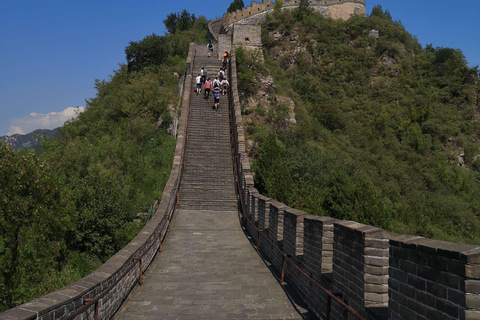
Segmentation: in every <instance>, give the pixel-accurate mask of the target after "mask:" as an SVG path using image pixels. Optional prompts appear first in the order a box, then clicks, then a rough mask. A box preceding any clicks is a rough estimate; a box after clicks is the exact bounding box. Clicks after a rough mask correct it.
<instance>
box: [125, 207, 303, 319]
mask: <svg viewBox="0 0 480 320" xmlns="http://www.w3.org/2000/svg"><path fill="white" fill-rule="evenodd" d="M119 319H122V320H134V319H135V320H144V319H149V320H150V319H152V320H153V319H158V320H160V319H165V320H169V319H192V320H193V319H301V317H300V316H299V315H298V313H297V312H296V311H295V309H294V308H293V307H292V305H291V303H290V301H289V300H288V299H287V297H286V295H285V293H284V291H283V289H282V288H281V286H280V284H279V283H278V282H277V281H276V279H275V278H274V277H273V276H272V274H271V273H270V271H269V270H268V268H267V267H266V266H265V264H264V262H263V261H262V259H261V258H260V257H259V256H258V254H257V253H256V252H255V250H254V249H253V248H252V247H251V245H250V243H249V241H248V240H247V239H246V237H245V234H244V233H243V231H242V229H241V228H240V227H239V221H238V217H237V213H236V212H218V211H217V212H198V211H189V210H180V211H177V213H176V216H175V218H174V222H173V224H172V230H171V232H170V234H169V235H168V239H167V241H166V243H165V246H164V250H163V252H162V254H161V255H160V257H158V258H157V261H156V262H155V263H154V265H153V266H152V267H151V270H149V271H148V273H147V274H146V276H145V278H144V284H143V285H142V286H141V287H140V288H137V289H136V290H135V291H134V293H133V294H132V296H131V297H130V299H129V301H128V302H127V304H126V306H125V307H124V310H123V314H122V315H121V316H120V318H119Z"/></svg>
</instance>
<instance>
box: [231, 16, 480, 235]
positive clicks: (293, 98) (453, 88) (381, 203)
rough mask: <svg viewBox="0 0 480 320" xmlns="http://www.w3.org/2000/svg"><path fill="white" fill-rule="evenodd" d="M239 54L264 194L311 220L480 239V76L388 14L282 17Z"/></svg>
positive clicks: (457, 54)
mask: <svg viewBox="0 0 480 320" xmlns="http://www.w3.org/2000/svg"><path fill="white" fill-rule="evenodd" d="M262 43H263V55H264V61H263V59H262V54H261V53H259V52H256V53H251V52H250V53H249V52H246V51H244V50H242V49H239V50H237V57H238V60H237V64H238V70H239V85H240V87H241V88H240V89H242V90H243V98H242V100H243V109H244V119H245V120H244V121H245V127H246V131H247V134H248V136H249V141H248V147H249V154H250V157H251V160H252V162H253V165H252V168H253V170H254V172H255V183H256V187H257V188H258V189H259V190H260V191H261V192H262V193H264V194H266V195H268V196H270V197H272V198H275V199H277V200H279V201H282V202H284V203H286V204H287V205H289V206H293V207H296V208H299V209H302V210H304V211H307V212H309V213H312V214H318V215H327V216H333V217H336V218H340V219H350V220H356V221H359V222H362V223H366V224H371V225H375V226H377V227H381V228H384V229H387V230H390V231H394V232H398V233H406V234H416V235H422V236H425V237H428V238H436V239H442V240H447V241H453V242H467V243H474V244H479V243H480V196H479V194H480V174H479V172H478V170H479V168H480V141H479V132H480V125H479V121H478V120H479V119H480V114H479V109H478V92H479V89H478V79H479V74H478V68H469V67H468V65H467V63H466V61H465V57H464V56H463V54H462V52H461V51H460V50H458V49H452V48H438V47H434V46H433V45H428V46H426V47H425V48H422V46H421V45H420V44H419V43H418V41H417V40H416V38H415V37H414V36H412V35H411V34H409V33H408V32H407V31H405V29H404V28H403V26H402V25H401V23H400V22H397V21H392V19H391V16H390V14H389V13H388V11H383V10H382V8H381V7H376V8H374V9H373V11H372V13H371V15H370V16H368V17H361V16H354V17H352V18H350V19H349V20H348V21H340V20H332V19H329V18H325V17H323V16H321V15H318V14H315V13H313V12H311V11H310V10H303V11H301V10H294V11H292V12H290V11H280V10H277V11H275V12H274V13H273V14H270V15H269V16H267V18H266V21H265V22H264V23H263V25H262Z"/></svg>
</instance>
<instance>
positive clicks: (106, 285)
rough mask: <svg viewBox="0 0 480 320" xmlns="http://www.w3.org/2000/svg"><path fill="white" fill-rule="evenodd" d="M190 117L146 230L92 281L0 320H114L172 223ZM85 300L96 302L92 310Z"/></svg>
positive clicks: (190, 60)
mask: <svg viewBox="0 0 480 320" xmlns="http://www.w3.org/2000/svg"><path fill="white" fill-rule="evenodd" d="M193 59H194V44H191V45H190V50H189V54H188V58H187V64H190V65H193ZM185 81H186V82H185V90H184V96H183V104H182V106H183V107H182V109H183V110H188V107H189V105H190V92H191V83H192V75H191V74H187V75H186V80H185ZM187 116H188V112H182V115H181V117H180V122H179V132H178V137H177V145H176V149H175V157H174V161H173V165H172V171H171V174H170V178H169V180H168V182H167V185H166V186H165V189H164V191H163V195H162V201H161V202H160V205H159V207H158V209H157V211H156V213H155V215H154V217H153V218H152V220H151V221H150V222H149V223H147V225H146V226H145V227H144V228H143V229H142V231H141V232H140V233H139V234H138V235H137V236H136V237H135V238H134V239H133V240H132V241H131V242H130V243H129V244H128V245H127V246H125V248H123V249H122V250H120V251H119V252H118V253H117V254H115V255H114V256H113V257H112V258H111V259H109V260H108V261H107V262H106V263H105V264H104V265H102V266H101V267H100V268H99V269H97V270H96V271H95V272H93V273H92V274H90V275H88V276H87V277H85V278H83V279H80V280H78V281H77V282H75V283H72V284H70V285H68V286H66V287H65V288H63V289H60V290H58V291H56V292H53V293H51V294H48V295H46V296H44V297H41V298H38V299H35V300H33V301H31V302H28V303H25V304H23V305H20V306H18V307H16V308H13V309H10V310H8V311H5V312H3V313H1V314H0V319H1V320H3V319H9V320H13V319H39V320H51V319H68V318H72V317H73V314H77V316H76V318H75V319H93V318H94V313H95V308H97V309H98V318H99V319H110V318H111V317H112V316H113V315H114V314H115V313H116V312H117V310H118V309H119V308H120V306H121V305H122V303H123V302H124V301H125V299H126V297H127V296H128V294H129V293H130V292H131V290H132V289H133V288H134V287H135V286H136V285H137V284H138V283H139V278H140V263H141V269H142V272H144V271H146V269H147V268H148V266H149V265H150V263H151V262H152V261H153V259H154V258H155V256H156V254H157V252H158V251H159V246H160V239H162V240H163V239H164V238H165V236H166V234H167V230H168V224H169V220H170V219H171V217H172V215H173V212H174V209H175V204H176V195H177V191H178V187H179V183H180V177H181V172H182V163H183V156H184V148H185V142H186V141H185V137H186V129H187V126H186V124H187ZM86 299H93V300H94V302H93V303H92V305H91V306H90V307H88V306H86V302H87V301H86Z"/></svg>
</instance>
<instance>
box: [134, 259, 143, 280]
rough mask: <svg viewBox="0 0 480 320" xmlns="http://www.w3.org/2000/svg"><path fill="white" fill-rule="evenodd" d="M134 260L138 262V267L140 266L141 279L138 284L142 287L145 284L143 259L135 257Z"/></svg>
mask: <svg viewBox="0 0 480 320" xmlns="http://www.w3.org/2000/svg"><path fill="white" fill-rule="evenodd" d="M133 260H138V265H139V273H140V278H139V280H138V283H139V284H140V285H142V284H143V270H142V258H140V257H134V258H133Z"/></svg>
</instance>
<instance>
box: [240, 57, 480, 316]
mask: <svg viewBox="0 0 480 320" xmlns="http://www.w3.org/2000/svg"><path fill="white" fill-rule="evenodd" d="M231 57H232V59H231V61H232V65H231V72H230V76H231V79H230V80H231V82H230V83H231V85H232V92H231V106H230V107H231V108H232V109H231V115H232V119H231V126H232V132H233V134H234V137H233V142H234V153H235V156H236V157H235V158H236V159H237V161H236V169H237V172H238V175H239V181H241V190H240V192H241V194H242V195H243V196H244V200H245V201H244V203H248V205H246V206H245V210H247V212H245V215H246V216H247V217H250V218H251V219H253V223H254V224H255V225H256V227H257V228H258V229H260V230H261V232H260V233H258V231H256V230H255V229H254V228H249V230H252V231H251V232H253V233H251V235H252V238H253V239H254V241H255V243H257V240H258V235H260V236H259V237H260V241H259V249H260V253H261V254H262V255H263V256H264V257H265V259H266V260H267V261H269V262H270V263H271V264H272V266H274V268H275V269H276V270H277V272H278V276H280V275H281V271H282V269H283V270H284V280H285V281H286V282H287V283H288V284H291V285H293V287H295V289H296V290H297V292H298V293H299V294H300V295H301V296H302V297H303V298H304V300H305V302H306V303H307V304H308V305H309V307H310V308H311V310H313V311H314V312H315V313H316V314H317V315H318V316H319V317H322V318H327V313H328V312H329V308H327V305H328V303H329V301H330V302H331V309H330V319H339V320H340V319H347V315H346V311H345V310H346V309H345V307H343V306H341V305H340V303H338V302H337V301H336V299H340V300H341V301H343V302H344V303H346V304H347V308H351V310H352V312H355V313H357V314H358V315H359V316H361V317H363V318H364V319H392V320H396V319H406V320H410V319H415V320H416V319H418V320H420V319H423V320H427V319H428V320H431V319H442V320H450V319H452V320H453V319H464V320H473V319H476V320H480V246H471V245H464V244H453V243H446V242H441V241H434V240H428V239H423V238H420V237H413V236H405V235H403V236H396V235H394V234H392V233H390V232H386V231H384V230H382V229H378V228H375V227H372V226H368V225H363V224H360V223H356V222H353V221H339V220H336V219H332V218H328V217H317V216H312V215H309V214H307V213H304V212H301V211H298V210H293V209H291V208H289V207H288V206H286V205H284V204H281V203H279V202H277V201H275V200H273V199H270V198H268V197H265V196H263V195H261V194H260V193H259V192H258V191H257V190H256V189H255V187H254V185H253V176H252V173H251V170H250V164H249V162H248V160H247V156H246V151H245V133H244V128H243V123H242V114H241V109H240V100H239V96H238V90H237V84H238V81H237V74H236V65H235V63H236V57H235V52H233V51H232V53H231ZM253 230H254V231H253ZM283 261H285V263H283ZM297 267H298V268H297ZM299 269H301V270H302V271H303V272H300V271H299ZM327 292H330V293H327ZM348 319H355V318H354V317H353V316H348Z"/></svg>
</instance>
